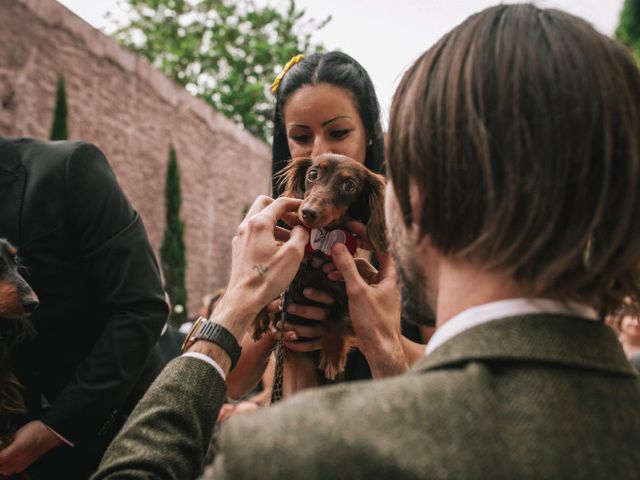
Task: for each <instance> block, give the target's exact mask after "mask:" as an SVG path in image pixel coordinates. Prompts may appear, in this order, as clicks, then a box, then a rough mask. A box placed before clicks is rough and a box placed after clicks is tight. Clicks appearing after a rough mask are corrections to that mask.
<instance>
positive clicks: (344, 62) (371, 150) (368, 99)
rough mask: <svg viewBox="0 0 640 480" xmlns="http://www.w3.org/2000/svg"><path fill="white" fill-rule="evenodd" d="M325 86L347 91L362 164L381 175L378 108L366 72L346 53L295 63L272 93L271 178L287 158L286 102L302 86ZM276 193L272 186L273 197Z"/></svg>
mask: <svg viewBox="0 0 640 480" xmlns="http://www.w3.org/2000/svg"><path fill="white" fill-rule="evenodd" d="M319 83H329V84H331V85H335V86H338V87H342V88H344V89H346V90H348V91H349V92H350V93H351V95H353V99H354V102H355V105H356V107H357V109H358V113H359V114H360V118H361V120H362V125H363V126H364V130H365V134H366V137H367V142H368V144H367V149H366V154H365V162H364V163H365V165H366V166H367V167H368V168H369V169H370V170H372V171H374V172H377V173H383V168H384V165H383V164H384V138H383V135H382V126H381V123H380V107H379V105H378V98H377V97H376V93H375V90H374V88H373V83H372V82H371V78H370V77H369V74H368V73H367V71H366V70H365V69H364V68H363V67H362V65H360V64H359V63H358V62H356V61H355V60H354V59H353V58H351V57H350V56H349V55H347V54H346V53H342V52H329V53H314V54H312V55H309V56H306V57H305V58H304V59H303V60H302V61H300V62H298V63H296V64H295V65H294V66H293V67H291V69H290V70H289V71H288V72H287V73H286V75H285V76H284V78H283V79H282V81H281V82H280V86H279V88H278V91H277V92H276V107H275V114H274V118H273V147H272V155H271V165H272V169H273V174H274V176H275V174H276V173H278V172H279V171H280V170H282V169H283V168H284V167H285V166H286V164H287V163H288V161H289V160H290V159H291V152H290V151H289V144H288V143H287V132H286V130H285V126H284V119H283V117H282V111H283V108H284V105H285V103H286V102H287V99H288V98H289V96H290V95H291V94H293V93H294V92H295V91H297V90H298V89H299V88H301V87H304V86H306V85H317V84H319ZM279 193H280V191H279V190H278V187H277V186H276V184H275V182H274V184H273V194H274V196H278V194H279Z"/></svg>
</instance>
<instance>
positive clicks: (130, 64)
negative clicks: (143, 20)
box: [14, 0, 269, 155]
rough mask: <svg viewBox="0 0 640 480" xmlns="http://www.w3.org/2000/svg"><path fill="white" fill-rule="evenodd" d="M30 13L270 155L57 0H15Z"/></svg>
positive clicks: (261, 144)
mask: <svg viewBox="0 0 640 480" xmlns="http://www.w3.org/2000/svg"><path fill="white" fill-rule="evenodd" d="M14 1H16V2H18V3H20V4H22V5H24V6H25V7H27V8H28V9H29V10H31V11H32V12H33V13H34V14H35V15H36V16H37V17H38V18H39V19H40V20H42V21H43V22H44V23H45V24H47V25H48V26H50V27H52V28H57V29H63V30H65V31H67V32H68V33H69V34H70V35H72V36H73V37H75V38H77V39H78V40H79V41H80V42H82V43H83V44H84V46H85V48H86V49H87V50H88V51H89V52H91V53H92V54H93V55H95V56H96V57H98V58H104V59H106V60H108V61H111V62H112V63H113V64H115V65H117V66H119V67H120V68H122V69H123V70H124V71H126V72H130V73H132V74H134V75H136V76H138V78H141V79H144V81H145V82H146V83H147V84H148V85H149V87H150V88H151V89H153V91H154V92H155V93H156V94H157V95H158V96H159V97H160V98H162V99H164V100H165V101H166V102H167V103H169V104H170V105H172V106H173V107H178V105H180V106H181V107H182V108H184V107H185V106H186V107H187V109H188V110H191V111H192V112H193V113H194V114H195V115H196V116H198V117H199V118H201V119H202V120H203V121H204V122H206V124H207V126H208V127H209V129H210V130H211V131H218V132H221V133H224V134H227V135H230V136H231V137H232V138H234V139H235V140H236V141H237V142H238V143H240V144H243V145H245V146H246V147H247V148H248V149H249V150H250V151H252V152H253V153H255V154H257V155H269V146H268V145H267V144H265V143H264V142H262V141H261V140H260V139H258V138H257V137H255V136H254V135H253V134H251V133H250V132H248V131H246V130H244V129H243V128H242V127H241V126H238V125H236V124H235V123H233V121H231V120H230V119H228V118H227V117H225V116H224V115H223V114H221V113H220V112H218V111H217V110H215V109H214V108H213V107H211V106H210V105H209V104H208V103H206V102H205V101H204V100H202V99H200V98H197V97H194V96H193V95H191V94H190V93H189V92H187V91H186V90H185V89H184V87H183V86H182V85H179V84H178V83H176V82H174V81H173V80H171V79H169V78H168V77H166V76H165V75H164V74H163V73H162V72H160V71H159V70H157V69H156V68H154V67H153V66H152V65H151V64H150V63H149V62H148V61H147V60H146V59H144V58H142V57H140V56H139V55H136V54H134V53H132V52H130V51H129V50H127V49H126V48H124V47H123V46H121V45H120V44H118V42H116V41H115V40H113V39H112V38H110V37H109V36H108V35H105V34H104V33H103V32H101V31H100V30H98V29H96V28H94V27H92V26H91V25H90V24H88V23H87V22H85V21H84V20H83V19H82V18H80V17H79V16H77V15H76V14H75V13H73V12H72V11H71V10H69V9H68V8H66V7H65V6H64V5H62V4H61V3H59V2H57V1H56V0H14Z"/></svg>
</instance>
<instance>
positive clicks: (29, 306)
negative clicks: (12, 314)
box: [22, 297, 40, 313]
mask: <svg viewBox="0 0 640 480" xmlns="http://www.w3.org/2000/svg"><path fill="white" fill-rule="evenodd" d="M38 305H40V302H39V301H38V299H37V298H35V297H27V298H25V299H24V300H22V308H24V311H25V312H27V313H33V312H34V311H35V309H36V308H38Z"/></svg>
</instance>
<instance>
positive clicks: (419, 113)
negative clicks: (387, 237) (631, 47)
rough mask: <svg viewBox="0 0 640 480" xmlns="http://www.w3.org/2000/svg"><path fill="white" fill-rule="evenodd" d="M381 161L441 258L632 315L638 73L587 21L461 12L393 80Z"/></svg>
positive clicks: (530, 9) (639, 259)
mask: <svg viewBox="0 0 640 480" xmlns="http://www.w3.org/2000/svg"><path fill="white" fill-rule="evenodd" d="M386 159H387V168H388V170H389V176H390V178H391V179H392V181H393V187H394V190H395V192H396V197H397V199H398V202H399V207H400V209H401V211H402V214H403V217H404V223H405V225H407V227H410V228H415V229H416V230H417V231H418V232H419V233H420V234H421V235H428V236H429V240H430V242H431V244H432V245H433V246H434V247H435V248H437V249H438V250H439V251H440V252H441V253H443V254H445V255H449V256H452V257H458V258H463V259H465V260H466V261H471V262H474V263H475V264H477V265H481V266H482V267H483V268H487V269H496V270H500V271H503V272H505V273H507V274H510V275H512V276H513V277H514V278H515V279H516V280H517V281H518V282H519V283H520V284H521V285H523V286H526V287H528V288H529V289H530V291H531V292H532V293H534V294H536V295H549V296H558V297H560V298H565V299H570V300H577V301H582V302H585V303H588V304H591V305H593V306H595V307H597V308H600V309H601V310H602V311H603V313H609V312H612V311H614V310H615V309H616V308H618V307H619V306H620V305H622V304H623V302H624V299H625V297H627V296H629V297H630V298H632V299H633V303H634V305H633V306H634V307H636V310H637V307H638V306H639V304H638V301H639V300H640V72H639V71H638V66H637V64H636V62H635V60H634V58H633V56H632V55H631V54H630V52H629V51H628V50H627V49H626V48H625V47H623V46H622V45H620V44H618V43H616V42H615V41H613V40H611V39H610V38H608V37H606V36H604V35H602V34H600V33H598V32H596V31H595V30H594V28H593V27H592V26H591V25H589V24H588V23H587V22H585V21H584V20H581V19H579V18H577V17H574V16H572V15H569V14H567V13H564V12H561V11H557V10H543V9H539V8H536V7H535V6H532V5H528V4H525V5H500V6H497V7H493V8H489V9H487V10H484V11H482V12H480V13H478V14H476V15H474V16H472V17H470V18H468V19H467V20H466V21H464V22H463V23H462V24H461V25H459V26H458V27H456V28H454V29H453V30H452V31H451V32H449V33H448V34H446V35H445V36H444V37H443V38H442V39H441V40H440V41H439V42H438V43H437V44H436V45H435V46H434V47H432V48H431V49H429V50H428V51H427V52H426V53H425V54H424V55H423V56H422V57H421V58H420V59H418V61H417V62H416V63H415V64H414V65H413V66H412V67H411V68H410V69H409V70H408V71H407V73H406V74H405V76H404V78H403V79H402V81H401V83H400V86H399V87H398V90H397V91H396V94H395V97H394V100H393V106H392V108H391V115H390V122H389V133H388V138H387V154H386ZM409 192H412V197H413V195H416V197H414V198H410V195H409ZM412 201H413V202H415V203H413V205H420V209H419V212H417V211H414V210H413V209H412ZM416 213H419V215H416ZM412 225H413V226H414V227H411V226H412Z"/></svg>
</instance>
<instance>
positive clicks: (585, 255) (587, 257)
mask: <svg viewBox="0 0 640 480" xmlns="http://www.w3.org/2000/svg"><path fill="white" fill-rule="evenodd" d="M594 244H595V241H594V240H593V236H591V237H589V240H588V241H587V244H586V245H585V246H584V250H583V251H582V264H583V265H584V268H586V269H589V267H591V265H592V264H593V251H594V249H595V247H594Z"/></svg>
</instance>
